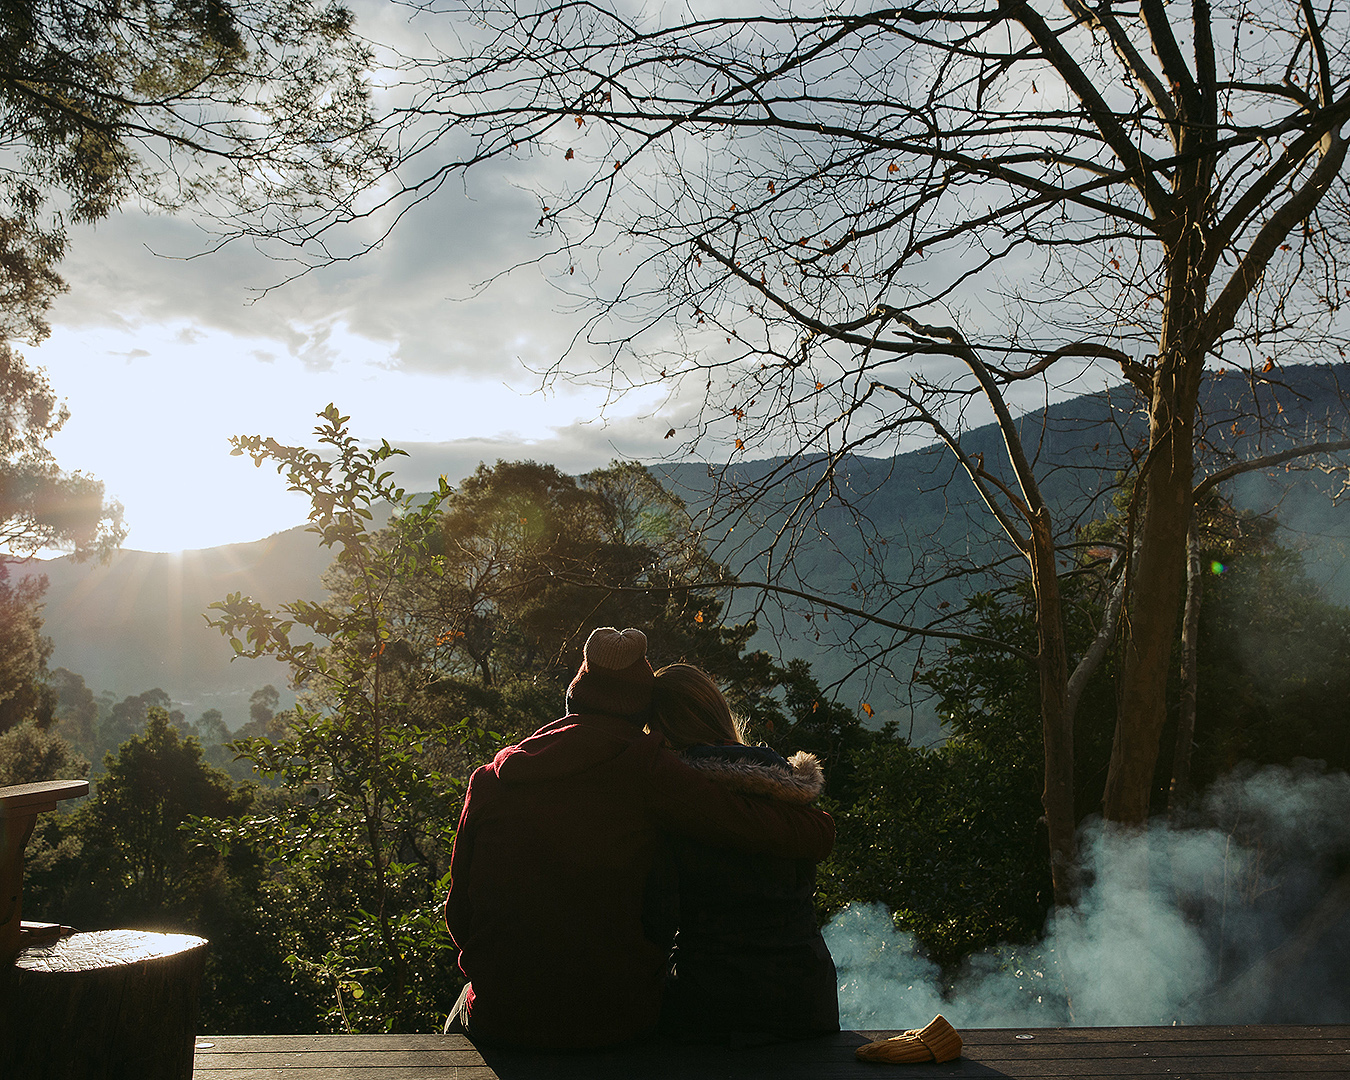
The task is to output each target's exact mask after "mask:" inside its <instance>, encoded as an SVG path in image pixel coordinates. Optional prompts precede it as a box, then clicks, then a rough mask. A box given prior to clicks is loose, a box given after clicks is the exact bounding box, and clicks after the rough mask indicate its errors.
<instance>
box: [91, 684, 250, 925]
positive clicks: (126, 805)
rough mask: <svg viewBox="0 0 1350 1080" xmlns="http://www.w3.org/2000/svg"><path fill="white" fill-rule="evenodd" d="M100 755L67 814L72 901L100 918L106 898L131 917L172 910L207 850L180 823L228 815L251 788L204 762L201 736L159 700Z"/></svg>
mask: <svg viewBox="0 0 1350 1080" xmlns="http://www.w3.org/2000/svg"><path fill="white" fill-rule="evenodd" d="M103 765H104V772H103V775H102V776H101V777H100V778H99V780H98V785H97V790H96V792H95V794H94V797H93V798H92V799H90V800H89V802H88V803H87V804H86V805H85V806H83V807H81V809H80V811H79V813H78V814H77V815H76V821H75V822H74V823H73V827H74V828H75V829H76V831H77V832H78V833H79V835H80V837H81V840H82V843H83V848H82V851H81V855H80V875H81V878H80V881H81V886H80V888H79V889H77V892H76V897H75V901H74V902H75V904H76V906H77V907H78V908H79V909H80V913H81V914H83V915H84V916H85V917H86V918H89V919H90V920H91V921H92V922H97V923H106V922H107V921H108V917H109V915H110V914H112V911H113V907H112V906H113V905H115V909H116V913H117V914H118V915H119V916H121V917H122V918H124V919H129V920H132V921H133V922H135V923H138V924H147V925H148V924H150V923H154V922H156V920H164V919H169V920H175V919H180V920H181V918H182V917H183V913H184V910H185V909H186V908H189V907H190V898H191V897H193V896H194V895H196V894H198V893H199V892H200V891H201V889H200V882H201V880H202V878H203V876H204V875H207V876H209V874H210V873H212V872H213V870H214V864H215V854H216V853H215V851H214V850H213V849H210V848H206V847H203V846H202V845H200V844H197V843H194V842H193V841H191V840H190V838H189V837H188V835H187V834H186V833H185V832H184V830H183V826H184V825H185V824H186V823H187V822H188V821H189V820H190V819H192V818H195V817H209V818H229V817H233V816H236V815H238V814H240V813H242V812H243V811H244V810H246V809H247V808H248V806H249V804H250V803H251V802H252V795H251V793H250V792H249V791H248V790H247V789H240V788H236V787H235V784H234V782H233V781H232V780H231V779H230V778H229V777H228V776H226V775H225V774H224V773H222V772H221V771H220V770H218V769H215V768H213V767H211V766H210V765H207V764H205V763H204V762H203V761H202V749H201V745H200V744H199V743H198V742H197V740H196V739H194V738H192V737H191V736H188V737H186V738H185V737H183V736H182V735H180V734H179V731H178V729H177V727H176V726H175V725H174V723H173V721H172V720H171V719H170V717H169V713H168V712H167V711H166V710H165V709H164V708H162V707H161V706H158V705H150V706H149V707H148V708H147V709H146V714H145V730H144V731H143V732H142V733H140V734H133V735H131V736H130V737H129V738H127V740H126V741H125V742H123V743H122V745H121V746H120V747H119V748H118V750H117V752H116V754H115V755H114V754H111V753H110V754H108V755H107V757H106V758H105V759H104V762H103ZM71 917H72V918H74V917H76V916H75V915H74V914H72V916H71Z"/></svg>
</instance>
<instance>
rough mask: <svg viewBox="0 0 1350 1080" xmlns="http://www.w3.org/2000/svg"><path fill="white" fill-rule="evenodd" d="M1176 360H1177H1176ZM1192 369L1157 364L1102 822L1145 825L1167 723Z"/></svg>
mask: <svg viewBox="0 0 1350 1080" xmlns="http://www.w3.org/2000/svg"><path fill="white" fill-rule="evenodd" d="M1178 354H1180V355H1178ZM1199 376H1200V364H1199V362H1198V360H1192V359H1191V358H1190V357H1187V356H1185V355H1184V353H1182V351H1181V350H1179V349H1178V350H1177V353H1176V354H1174V355H1173V356H1171V357H1169V358H1168V359H1167V361H1165V362H1164V363H1162V364H1160V365H1159V369H1158V373H1157V375H1156V377H1155V378H1156V385H1155V388H1154V395H1153V403H1152V409H1151V413H1152V417H1151V422H1150V432H1149V436H1150V437H1149V445H1150V450H1149V461H1148V463H1147V464H1146V465H1145V476H1144V479H1143V480H1142V481H1141V482H1143V483H1144V484H1145V485H1146V486H1145V495H1144V510H1143V520H1142V521H1141V522H1140V526H1139V540H1140V543H1139V559H1138V563H1137V564H1136V566H1135V570H1134V580H1133V583H1132V588H1131V590H1130V592H1131V601H1132V602H1131V604H1130V609H1129V621H1128V624H1127V626H1126V635H1127V637H1126V645H1125V657H1124V664H1123V670H1122V673H1121V679H1120V687H1121V691H1120V704H1119V712H1118V714H1117V719H1116V733H1115V741H1114V743H1113V745H1112V747H1111V764H1110V767H1109V769H1108V771H1107V777H1106V792H1105V795H1104V796H1103V799H1102V810H1103V813H1104V815H1105V817H1106V819H1107V820H1108V821H1111V822H1115V823H1117V824H1123V825H1143V824H1144V823H1145V822H1146V821H1147V820H1148V811H1149V797H1150V794H1151V791H1152V787H1153V773H1154V769H1155V768H1156V766H1157V762H1158V748H1159V744H1160V740H1161V737H1162V729H1163V722H1164V721H1165V719H1166V717H1167V677H1168V674H1169V672H1170V670H1171V662H1172V643H1173V642H1174V641H1175V640H1176V630H1177V613H1178V610H1179V608H1180V605H1181V582H1182V574H1183V572H1184V568H1185V565H1186V537H1187V534H1188V533H1189V531H1190V521H1191V506H1192V501H1193V497H1192V457H1191V454H1192V441H1193V435H1194V424H1195V420H1194V417H1195V401H1196V397H1197V393H1198V388H1199Z"/></svg>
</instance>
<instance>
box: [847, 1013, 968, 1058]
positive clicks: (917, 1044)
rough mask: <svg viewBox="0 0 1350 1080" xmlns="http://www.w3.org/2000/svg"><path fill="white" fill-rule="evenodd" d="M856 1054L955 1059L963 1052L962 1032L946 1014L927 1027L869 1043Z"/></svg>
mask: <svg viewBox="0 0 1350 1080" xmlns="http://www.w3.org/2000/svg"><path fill="white" fill-rule="evenodd" d="M854 1054H855V1055H856V1056H857V1057H858V1059H859V1060H860V1061H892V1062H900V1063H903V1062H912V1061H937V1062H943V1061H955V1060H956V1059H957V1058H959V1057H960V1056H961V1036H960V1035H958V1034H957V1033H956V1029H955V1028H954V1027H952V1026H951V1024H949V1023H947V1020H946V1018H945V1017H942V1016H935V1017H933V1021H932V1023H930V1024H929V1025H928V1026H927V1027H924V1028H914V1029H913V1030H910V1031H906V1032H905V1033H904V1034H903V1035H896V1036H895V1037H894V1038H890V1039H882V1040H881V1041H880V1042H873V1043H868V1044H867V1045H866V1046H860V1047H858V1049H857V1050H855V1051H854Z"/></svg>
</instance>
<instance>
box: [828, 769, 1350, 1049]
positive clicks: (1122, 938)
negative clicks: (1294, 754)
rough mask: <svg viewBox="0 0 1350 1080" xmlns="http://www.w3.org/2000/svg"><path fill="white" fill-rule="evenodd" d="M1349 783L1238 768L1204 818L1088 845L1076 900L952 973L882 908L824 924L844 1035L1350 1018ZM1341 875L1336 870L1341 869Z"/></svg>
mask: <svg viewBox="0 0 1350 1080" xmlns="http://www.w3.org/2000/svg"><path fill="white" fill-rule="evenodd" d="M1347 823H1350V776H1348V775H1347V774H1345V773H1343V772H1327V771H1325V769H1323V768H1322V767H1321V766H1320V765H1317V764H1313V763H1306V762H1304V763H1299V764H1297V765H1295V766H1294V767H1289V768H1286V767H1268V768H1265V769H1261V770H1259V771H1252V770H1247V771H1245V772H1239V773H1235V774H1233V775H1231V776H1229V777H1228V778H1226V779H1225V780H1223V781H1221V782H1219V783H1218V784H1216V785H1214V787H1213V788H1212V789H1211V791H1210V792H1209V793H1208V795H1207V796H1206V798H1205V800H1204V802H1203V805H1202V806H1201V807H1200V809H1199V811H1198V813H1197V815H1196V821H1195V823H1194V824H1192V825H1189V826H1187V827H1184V828H1178V829H1172V828H1169V827H1168V826H1167V825H1166V824H1165V823H1161V822H1159V823H1155V824H1154V825H1153V826H1152V827H1151V828H1149V829H1148V830H1147V831H1145V832H1142V833H1138V834H1132V835H1129V836H1120V835H1118V834H1108V833H1107V832H1105V831H1103V830H1102V829H1101V828H1100V827H1097V828H1092V829H1089V830H1087V831H1085V833H1084V835H1083V837H1082V838H1081V843H1082V850H1083V852H1084V869H1085V878H1086V880H1087V882H1088V884H1087V885H1086V887H1085V889H1084V893H1083V896H1082V902H1081V904H1080V905H1079V907H1078V909H1077V910H1075V911H1072V912H1067V913H1062V914H1061V913H1057V914H1055V915H1052V916H1051V919H1050V921H1049V923H1048V924H1047V926H1046V928H1045V933H1044V935H1043V937H1042V940H1041V941H1040V942H1038V943H1035V944H1032V945H1025V946H1007V947H1003V948H999V949H994V950H990V951H989V952H985V953H982V954H979V955H977V956H974V957H972V958H971V960H970V961H969V962H968V964H967V965H966V966H965V968H964V969H963V970H962V972H961V973H960V974H959V975H958V976H957V977H956V979H955V980H954V981H952V982H950V983H947V982H944V980H943V977H942V973H941V971H940V970H939V969H938V967H937V966H936V965H935V964H933V963H932V962H931V961H929V960H928V959H927V958H926V957H925V956H924V955H923V954H922V951H921V949H920V948H919V947H918V945H917V943H916V941H915V939H914V937H913V936H912V935H911V934H908V933H906V932H904V931H902V930H897V929H895V927H894V925H893V923H892V920H891V917H890V914H889V912H888V911H887V910H886V908H885V907H884V906H882V905H881V904H852V905H850V906H849V907H847V908H846V909H845V910H844V911H842V912H841V913H840V914H839V915H838V916H836V917H835V919H834V920H833V921H832V922H831V923H830V924H829V925H828V926H827V927H826V928H825V931H824V933H825V940H826V942H827V943H828V944H829V947H830V952H831V953H832V954H833V956H834V959H835V965H836V967H837V968H838V970H839V1006H840V1019H841V1023H842V1024H843V1026H844V1027H845V1028H850V1029H864V1030H866V1029H894V1028H911V1027H920V1026H922V1025H923V1024H925V1023H927V1022H928V1021H929V1020H930V1019H932V1017H933V1016H934V1015H935V1014H937V1013H942V1014H943V1015H945V1016H946V1017H947V1019H948V1020H949V1021H951V1023H952V1024H954V1025H955V1026H957V1027H958V1028H959V1027H961V1026H963V1025H964V1026H966V1027H1060V1026H1074V1025H1078V1026H1114V1025H1157V1024H1163V1025H1166V1024H1173V1023H1176V1024H1199V1023H1211V1024H1213V1023H1219V1024H1222V1023H1243V1024H1251V1023H1331V1022H1345V1021H1347V1020H1350V974H1347V972H1350V964H1348V963H1347V960H1348V959H1350V945H1347V941H1350V934H1348V933H1347V930H1350V884H1347V882H1348V881H1350V871H1347V870H1346V869H1345V866H1346V863H1347V859H1348V858H1350V824H1347ZM1338 873H1339V875H1340V877H1339V880H1336V879H1337V875H1338Z"/></svg>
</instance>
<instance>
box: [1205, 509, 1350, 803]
mask: <svg viewBox="0 0 1350 1080" xmlns="http://www.w3.org/2000/svg"><path fill="white" fill-rule="evenodd" d="M1253 524H1255V525H1257V529H1256V530H1255V531H1257V533H1258V538H1257V539H1256V541H1255V542H1253V540H1252V539H1251V538H1250V537H1249V538H1247V539H1246V543H1245V544H1243V543H1242V542H1241V541H1239V542H1237V543H1235V542H1234V540H1236V539H1237V538H1234V537H1229V538H1228V542H1227V543H1223V544H1215V543H1213V542H1211V543H1210V544H1209V545H1206V547H1207V550H1206V551H1205V557H1204V561H1203V565H1204V566H1205V568H1206V570H1207V574H1206V577H1207V581H1206V583H1205V592H1204V601H1203V603H1202V606H1201V609H1200V612H1201V613H1200V641H1199V693H1198V695H1197V698H1198V700H1197V706H1196V714H1197V715H1196V734H1195V739H1196V747H1195V758H1194V762H1193V767H1194V771H1195V782H1196V785H1197V786H1198V787H1204V786H1205V785H1207V784H1209V783H1212V782H1213V781H1214V780H1216V779H1218V778H1219V777H1220V776H1222V775H1224V774H1226V773H1228V772H1230V771H1231V770H1232V769H1234V768H1235V767H1237V766H1238V765H1239V764H1242V763H1250V764H1253V765H1267V764H1289V763H1291V762H1292V761H1293V760H1295V759H1297V758H1300V757H1302V758H1310V759H1318V760H1321V761H1323V762H1325V763H1326V764H1327V765H1328V766H1330V767H1331V768H1333V769H1346V768H1350V712H1348V711H1347V708H1348V705H1347V703H1350V672H1347V670H1346V667H1345V657H1346V656H1347V655H1350V653H1348V652H1347V650H1350V609H1347V608H1344V607H1340V606H1338V605H1335V604H1330V603H1328V602H1327V601H1326V600H1325V599H1324V598H1323V596H1322V595H1321V593H1320V590H1319V589H1318V587H1317V586H1316V585H1315V584H1314V583H1313V582H1312V581H1311V580H1309V578H1308V575H1307V573H1306V571H1305V570H1304V569H1303V565H1302V561H1301V559H1300V558H1299V556H1298V554H1297V553H1296V552H1293V551H1290V550H1288V549H1286V548H1282V547H1280V546H1279V545H1277V544H1275V543H1273V542H1272V538H1271V533H1272V532H1273V522H1269V521H1267V522H1264V523H1261V522H1251V521H1248V522H1247V525H1248V530H1249V532H1250V531H1252V530H1251V526H1252V525H1253ZM1262 534H1264V535H1262ZM1243 546H1245V547H1247V550H1246V551H1243V550H1241V548H1242V547H1243Z"/></svg>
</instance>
